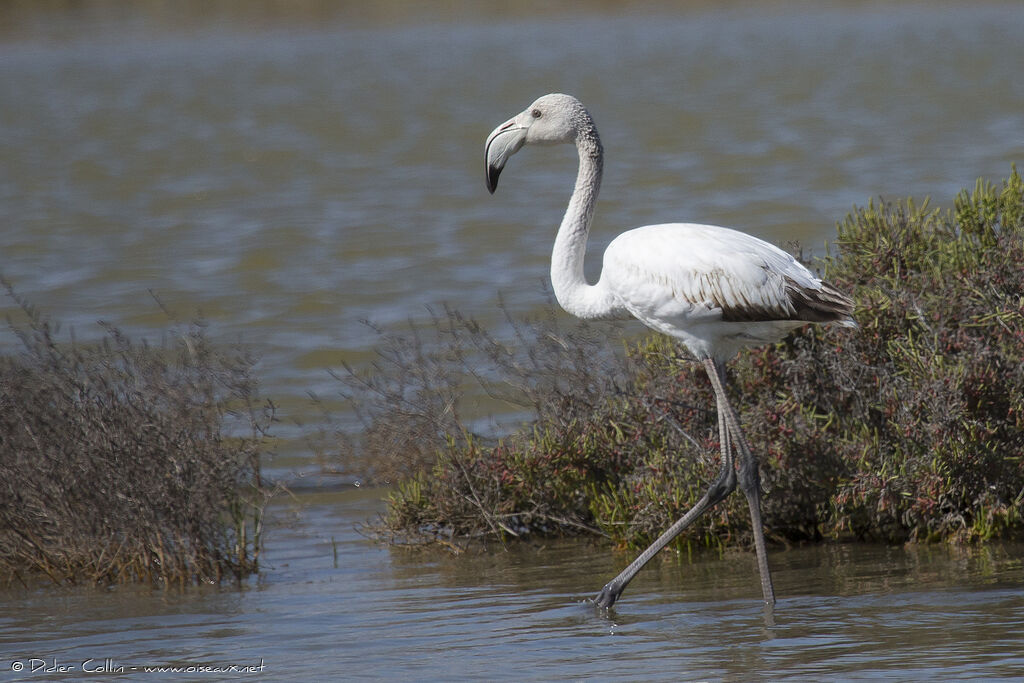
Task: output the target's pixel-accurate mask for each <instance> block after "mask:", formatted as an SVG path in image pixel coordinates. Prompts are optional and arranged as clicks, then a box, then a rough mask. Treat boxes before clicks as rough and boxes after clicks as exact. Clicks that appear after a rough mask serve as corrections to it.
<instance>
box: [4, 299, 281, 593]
mask: <svg viewBox="0 0 1024 683" xmlns="http://www.w3.org/2000/svg"><path fill="white" fill-rule="evenodd" d="M4 285H5V287H6V289H7V293H8V295H9V296H11V297H12V298H14V299H15V300H16V301H18V303H19V304H20V307H21V310H22V311H23V312H24V313H25V316H24V321H23V322H20V323H18V324H15V323H10V325H9V327H10V329H11V331H12V332H13V333H14V334H15V335H16V336H17V338H18V339H19V340H20V351H16V352H14V353H11V354H9V355H4V356H3V357H0V582H4V583H8V584H10V583H11V582H20V583H22V584H25V585H27V584H28V583H29V582H30V581H31V580H33V579H35V578H38V577H45V578H47V579H49V580H50V581H52V582H53V583H55V584H78V583H101V584H107V583H124V582H135V581H143V582H153V583H177V584H185V583H190V582H218V581H221V580H223V579H225V578H230V579H236V580H237V579H241V578H242V577H244V576H247V575H249V574H251V573H252V572H254V571H256V569H257V567H258V558H259V551H260V541H261V533H262V511H263V506H264V504H265V502H266V500H267V497H268V495H269V494H268V491H267V488H266V486H265V485H264V482H263V481H262V479H261V475H260V456H261V453H262V450H263V447H264V444H263V441H262V439H263V435H264V433H265V430H266V428H267V426H268V425H269V424H270V422H271V420H272V406H270V404H269V403H264V402H261V400H260V398H259V396H258V388H257V383H256V380H255V378H254V377H253V376H252V374H251V369H252V366H253V363H254V361H253V358H252V357H251V356H250V355H249V354H248V353H246V352H245V351H243V350H240V349H228V350H225V349H220V348H215V347H214V346H213V345H212V344H211V343H210V341H209V340H208V339H207V337H206V336H205V334H204V331H203V327H202V326H201V325H199V324H192V325H191V326H189V327H188V328H187V329H181V328H180V326H177V327H176V328H175V329H174V331H173V333H171V334H169V335H168V336H167V338H166V339H165V340H164V342H163V343H162V344H161V345H160V346H150V345H149V344H146V343H144V342H143V343H136V342H133V341H132V340H131V339H129V338H128V337H127V336H126V335H125V334H124V333H122V332H121V331H120V330H118V329H117V328H115V327H113V326H110V325H104V326H103V337H102V339H100V340H99V341H98V342H96V343H88V344H85V343H79V342H76V341H75V340H74V339H72V340H70V341H67V342H61V341H58V339H57V338H56V333H57V330H56V328H55V326H54V325H52V324H51V323H50V322H49V321H47V320H46V319H45V318H43V317H42V316H41V315H39V313H38V312H36V311H35V310H34V309H33V308H32V307H31V306H29V305H27V304H26V303H24V302H23V301H20V300H18V299H17V297H16V296H15V294H14V292H13V290H12V288H11V286H10V285H9V284H7V283H4Z"/></svg>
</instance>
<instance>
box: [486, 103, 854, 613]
mask: <svg viewBox="0 0 1024 683" xmlns="http://www.w3.org/2000/svg"><path fill="white" fill-rule="evenodd" d="M557 143H571V144H575V145H576V150H577V152H578V153H579V169H578V172H577V176H576V185H575V188H574V189H573V192H572V196H571V197H570V199H569V206H568V208H567V209H566V212H565V216H564V217H563V218H562V223H561V225H560V226H559V228H558V233H557V234H556V236H555V244H554V248H553V250H552V254H551V283H552V288H553V290H554V294H555V298H556V300H557V301H558V303H559V305H560V306H561V307H562V308H563V309H565V310H566V311H567V312H568V313H570V314H572V315H575V316H578V317H580V318H583V319H607V318H621V317H628V316H632V317H634V318H636V319H637V320H639V321H640V322H642V323H644V324H645V325H647V326H648V327H650V328H652V329H654V330H657V331H658V332H661V333H663V334H667V335H669V336H670V337H673V338H674V339H676V340H678V341H679V342H681V343H682V344H683V346H684V347H685V348H686V349H688V350H689V352H690V353H692V354H693V355H694V356H695V357H696V358H697V359H698V360H699V361H700V363H701V364H702V365H703V367H704V369H705V371H706V372H707V375H708V378H709V379H710V380H711V386H712V388H713V389H714V393H715V401H716V407H717V409H718V429H719V442H720V445H721V454H722V457H721V466H720V468H719V471H718V474H717V476H716V478H715V480H714V481H713V482H712V483H711V485H710V487H709V488H708V490H707V492H706V493H705V494H704V495H703V497H702V498H701V499H700V500H698V501H697V503H696V504H695V505H694V506H693V508H691V509H690V510H689V511H688V512H687V513H686V514H685V515H683V517H681V518H680V519H679V520H678V521H676V522H675V523H674V524H672V526H670V527H669V528H668V529H667V530H666V531H665V532H664V533H663V534H662V535H661V536H660V537H658V539H657V540H655V541H654V543H652V544H651V546H650V547H649V548H647V549H646V550H644V551H643V552H642V553H640V555H639V556H638V557H637V558H636V559H635V560H634V561H633V562H632V563H631V564H630V565H629V566H628V567H626V568H625V569H624V570H623V571H622V572H621V573H620V574H619V575H618V576H616V577H615V578H614V579H612V580H611V581H609V582H608V583H607V584H606V585H605V586H604V588H602V589H601V591H600V593H598V595H597V596H596V597H595V598H594V599H593V600H594V602H595V603H596V604H597V605H598V606H599V607H601V608H608V607H611V606H612V605H613V604H614V603H615V602H616V601H617V600H618V599H619V597H620V596H621V595H622V592H623V591H624V590H625V589H626V586H627V585H628V584H629V582H630V581H631V580H632V579H633V577H634V576H636V574H637V573H638V572H639V571H640V569H641V568H643V566H644V565H645V564H647V562H648V561H649V560H650V559H651V558H652V557H654V556H655V555H656V554H657V553H658V552H659V551H660V550H661V549H662V548H664V547H665V546H666V545H668V544H669V543H670V542H671V541H672V539H674V538H675V537H676V536H678V535H679V534H680V533H681V532H682V531H683V530H684V529H686V528H687V527H688V526H689V525H690V524H692V523H693V522H694V521H695V520H696V519H697V518H698V517H700V516H701V515H702V514H704V512H706V511H707V510H709V509H710V508H712V507H714V506H715V505H717V504H718V503H719V502H721V501H722V500H724V499H725V498H726V497H727V496H728V495H730V494H731V493H732V492H733V491H735V490H736V487H737V483H738V484H739V488H740V489H741V490H742V491H743V494H744V496H746V499H747V504H748V507H749V508H750V520H751V525H752V529H753V535H754V549H755V552H756V553H757V566H758V572H759V575H760V579H761V590H762V593H763V595H764V602H765V605H766V608H767V609H771V607H772V606H773V605H774V604H775V591H774V588H773V587H772V579H771V572H770V570H769V567H768V558H767V552H766V549H765V538H764V527H763V523H762V520H761V482H760V472H759V467H758V461H757V458H756V457H755V456H754V454H753V452H752V451H751V448H750V444H749V443H748V442H747V439H746V437H745V436H744V434H743V430H742V428H741V427H740V420H739V416H738V415H737V413H736V411H735V410H734V409H733V407H732V405H731V404H730V402H729V398H728V397H727V396H726V393H725V384H726V373H725V364H726V362H727V361H728V360H730V359H731V358H732V357H733V356H735V355H736V353H737V352H738V351H739V350H740V349H741V348H743V347H747V346H755V345H760V344H767V343H772V342H776V341H778V340H780V339H782V338H783V337H785V336H786V335H787V334H789V333H790V332H791V331H792V330H794V329H796V328H798V327H801V326H803V325H805V324H807V323H834V324H838V325H841V326H846V327H855V326H856V323H855V322H854V319H853V302H852V301H851V300H850V299H849V298H848V297H847V296H845V295H844V294H843V293H841V292H840V291H839V290H837V289H836V288H835V287H833V286H832V285H830V284H828V283H826V282H822V281H821V279H819V278H817V277H815V276H814V275H813V274H812V273H811V272H810V271H809V270H808V269H807V268H805V267H804V266H803V265H801V264H800V263H799V262H797V260H796V259H795V258H793V257H792V256H791V255H790V254H788V253H786V252H784V251H782V250H781V249H779V248H778V247H776V246H774V245H772V244H769V243H767V242H765V241H763V240H760V239H758V238H756V237H752V236H751V235H748V234H746V233H743V232H739V231H736V230H732V229H729V228H721V227H717V226H712V225H699V224H693V223H669V224H661V225H647V226H644V227H640V228H635V229H632V230H628V231H626V232H624V233H622V234H620V235H619V236H618V237H616V238H615V239H614V240H612V242H611V243H610V244H609V245H608V247H607V249H606V250H605V252H604V259H603V267H602V271H601V275H600V278H599V279H598V281H597V283H596V284H590V283H588V282H587V280H586V278H585V277H584V274H583V257H584V253H585V252H586V248H587V238H588V236H589V233H590V227H591V223H592V221H593V217H594V207H595V204H596V202H597V194H598V190H599V188H600V185H601V172H602V168H603V164H604V150H603V148H602V146H601V138H600V137H599V136H598V134H597V128H596V127H595V126H594V121H593V119H592V118H591V116H590V113H589V112H588V111H587V110H586V108H584V106H583V104H581V103H580V101H579V100H577V99H576V98H575V97H572V96H571V95H564V94H559V93H555V94H550V95H545V96H543V97H541V98H540V99H538V100H536V101H535V102H534V103H533V104H531V105H530V106H529V107H528V108H527V109H526V110H524V111H523V112H522V113H520V114H518V115H516V116H514V117H513V118H511V119H509V120H508V121H506V122H505V123H503V124H501V125H500V126H498V127H497V128H495V129H494V130H493V131H492V132H491V134H490V135H489V136H487V143H486V145H485V157H486V170H487V189H488V191H489V192H490V193H491V194H493V193H494V190H495V189H496V188H497V185H498V176H499V175H500V174H501V171H502V169H503V168H504V167H505V164H506V162H507V161H508V159H509V157H511V156H512V155H513V154H515V153H516V152H518V151H519V150H520V149H521V148H522V147H523V145H527V144H557Z"/></svg>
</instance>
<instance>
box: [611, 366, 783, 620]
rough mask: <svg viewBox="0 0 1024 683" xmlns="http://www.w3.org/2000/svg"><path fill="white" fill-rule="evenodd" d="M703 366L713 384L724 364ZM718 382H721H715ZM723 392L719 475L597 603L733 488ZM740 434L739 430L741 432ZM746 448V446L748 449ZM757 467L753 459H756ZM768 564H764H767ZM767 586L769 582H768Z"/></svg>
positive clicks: (718, 398) (613, 598)
mask: <svg viewBox="0 0 1024 683" xmlns="http://www.w3.org/2000/svg"><path fill="white" fill-rule="evenodd" d="M703 363H704V369H705V370H706V371H707V373H708V375H709V376H711V377H712V378H713V379H712V385H715V380H717V379H718V374H719V372H722V373H723V374H724V366H719V365H717V364H716V363H715V361H713V360H711V359H710V358H708V359H705V360H704V361H703ZM718 383H719V384H721V382H720V381H719V382H718ZM724 396H725V393H724V392H719V391H718V390H717V389H716V390H715V397H716V403H717V407H718V435H719V440H720V443H721V448H722V461H721V465H720V466H719V468H718V476H717V477H715V480H714V481H713V482H712V483H711V486H710V487H708V490H707V492H705V494H704V495H703V496H702V497H701V499H700V500H698V501H697V503H696V504H695V505H694V506H693V507H692V508H690V510H689V511H688V512H687V513H686V514H685V515H683V516H682V517H681V518H679V519H678V520H677V521H676V522H675V523H674V524H673V525H672V526H670V527H669V528H668V529H667V530H666V531H665V532H664V533H663V534H662V535H661V536H659V537H658V538H657V540H655V541H654V543H652V544H651V545H650V546H649V547H648V548H647V549H646V550H644V551H643V552H642V553H640V555H639V556H638V557H637V558H636V559H635V560H633V562H632V563H630V565H629V566H628V567H626V568H625V569H623V570H622V572H621V573H619V575H618V576H616V577H615V578H614V579H612V580H611V581H609V582H608V583H607V584H605V586H604V588H602V589H601V592H600V593H598V594H597V596H596V597H595V598H594V602H595V603H596V604H597V605H598V607H611V606H612V605H614V604H615V601H616V600H618V599H619V597H620V596H621V595H622V591H624V590H626V586H628V585H629V582H630V581H632V580H633V577H634V576H636V575H637V573H638V572H639V571H640V570H641V569H642V568H643V566H644V565H645V564H647V563H648V562H649V561H650V559H651V558H652V557H654V556H655V555H657V554H658V552H659V551H660V550H661V549H662V548H664V547H665V546H666V545H668V544H669V543H671V542H672V540H673V539H674V538H675V537H676V536H678V535H679V534H681V533H682V532H683V530H684V529H686V528H687V527H688V526H690V525H691V524H693V523H694V522H695V521H696V520H697V519H698V518H699V517H700V516H701V515H703V514H704V513H705V512H707V511H708V510H709V509H711V508H712V507H714V506H715V505H717V504H718V503H720V502H721V501H722V500H724V499H725V498H726V497H727V496H728V495H729V494H730V493H732V492H733V491H735V490H736V467H735V464H734V462H733V451H732V448H731V447H730V433H731V432H730V428H729V419H728V411H729V410H730V409H731V408H730V406H729V404H728V401H727V400H726V401H725V403H723V401H722V399H723V398H724ZM741 437H742V434H741ZM748 450H749V449H748ZM755 468H756V461H755ZM766 566H767V565H766ZM769 586H770V583H769Z"/></svg>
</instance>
